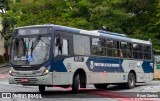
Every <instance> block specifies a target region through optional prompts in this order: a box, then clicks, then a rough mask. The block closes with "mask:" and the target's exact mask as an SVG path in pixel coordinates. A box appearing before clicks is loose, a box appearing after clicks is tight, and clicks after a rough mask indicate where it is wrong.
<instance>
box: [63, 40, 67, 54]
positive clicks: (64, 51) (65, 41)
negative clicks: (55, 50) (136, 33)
mask: <svg viewBox="0 0 160 101" xmlns="http://www.w3.org/2000/svg"><path fill="white" fill-rule="evenodd" d="M62 54H64V55H68V40H67V39H63V47H62Z"/></svg>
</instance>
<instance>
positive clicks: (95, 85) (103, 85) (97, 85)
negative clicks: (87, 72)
mask: <svg viewBox="0 0 160 101" xmlns="http://www.w3.org/2000/svg"><path fill="white" fill-rule="evenodd" d="M107 86H108V84H94V87H95V88H96V89H106V88H107Z"/></svg>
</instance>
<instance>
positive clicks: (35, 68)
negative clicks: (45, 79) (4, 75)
mask: <svg viewBox="0 0 160 101" xmlns="http://www.w3.org/2000/svg"><path fill="white" fill-rule="evenodd" d="M13 69H14V70H17V71H32V70H39V69H40V66H39V67H13Z"/></svg>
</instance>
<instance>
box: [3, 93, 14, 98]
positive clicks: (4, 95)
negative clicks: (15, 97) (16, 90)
mask: <svg viewBox="0 0 160 101" xmlns="http://www.w3.org/2000/svg"><path fill="white" fill-rule="evenodd" d="M11 97H12V96H11V93H2V98H11Z"/></svg>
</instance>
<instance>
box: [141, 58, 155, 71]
mask: <svg viewBox="0 0 160 101" xmlns="http://www.w3.org/2000/svg"><path fill="white" fill-rule="evenodd" d="M142 68H143V71H144V73H153V71H154V69H153V62H150V61H144V62H143V64H142Z"/></svg>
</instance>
